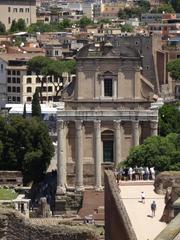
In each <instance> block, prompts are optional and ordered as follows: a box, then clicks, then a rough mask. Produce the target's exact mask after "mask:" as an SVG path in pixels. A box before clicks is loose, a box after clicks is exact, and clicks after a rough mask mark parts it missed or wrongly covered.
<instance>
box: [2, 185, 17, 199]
mask: <svg viewBox="0 0 180 240" xmlns="http://www.w3.org/2000/svg"><path fill="white" fill-rule="evenodd" d="M17 196H18V194H17V193H16V192H15V191H14V190H13V189H8V188H0V200H12V199H15V198H16V197H17Z"/></svg>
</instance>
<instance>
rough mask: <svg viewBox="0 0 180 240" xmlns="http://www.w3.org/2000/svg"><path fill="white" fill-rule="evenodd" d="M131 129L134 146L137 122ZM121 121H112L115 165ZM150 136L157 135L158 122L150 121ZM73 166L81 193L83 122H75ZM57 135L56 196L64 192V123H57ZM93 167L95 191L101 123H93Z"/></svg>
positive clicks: (98, 181)
mask: <svg viewBox="0 0 180 240" xmlns="http://www.w3.org/2000/svg"><path fill="white" fill-rule="evenodd" d="M132 127H133V142H134V146H137V145H139V135H140V134H139V121H136V120H135V121H133V122H132ZM121 128H122V126H121V120H116V121H114V130H115V132H114V144H115V165H117V164H118V163H119V162H120V161H121V158H122V156H121V152H122V151H121V150H122V149H121V139H122V130H121ZM150 128H151V136H154V135H157V134H158V132H157V129H158V122H157V121H151V122H150ZM75 129H76V130H75V161H76V162H75V164H76V180H75V185H76V186H75V187H76V191H82V190H83V189H84V186H83V121H81V120H77V121H75ZM57 133H58V148H57V166H58V171H57V194H64V193H65V192H66V188H65V185H66V152H65V149H66V146H65V144H66V137H65V135H66V132H65V127H64V121H63V120H60V121H58V127H57ZM94 159H95V163H94V167H95V189H96V190H100V189H101V188H102V183H101V163H102V151H101V121H100V120H95V121H94Z"/></svg>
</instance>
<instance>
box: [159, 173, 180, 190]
mask: <svg viewBox="0 0 180 240" xmlns="http://www.w3.org/2000/svg"><path fill="white" fill-rule="evenodd" d="M173 184H179V185H180V171H169V172H162V173H160V174H159V175H158V176H157V177H156V180H155V183H154V187H155V192H156V193H157V194H165V193H166V189H167V188H168V187H172V186H173Z"/></svg>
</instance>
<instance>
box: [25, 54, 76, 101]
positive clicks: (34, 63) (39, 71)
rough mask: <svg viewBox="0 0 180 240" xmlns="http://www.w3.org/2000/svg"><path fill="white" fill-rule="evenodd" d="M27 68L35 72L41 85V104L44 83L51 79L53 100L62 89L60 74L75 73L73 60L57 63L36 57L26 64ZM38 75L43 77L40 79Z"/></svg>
mask: <svg viewBox="0 0 180 240" xmlns="http://www.w3.org/2000/svg"><path fill="white" fill-rule="evenodd" d="M27 66H28V69H29V70H30V71H32V72H35V73H36V75H37V78H39V81H40V83H41V87H40V101H41V103H42V102H43V101H42V90H43V86H44V83H45V82H46V81H49V79H51V80H50V82H51V83H53V85H54V86H55V91H56V95H55V98H57V96H58V94H59V92H60V91H61V89H62V81H63V77H62V74H63V73H64V72H67V73H69V74H71V73H75V66H76V62H75V61H74V60H68V61H57V60H53V59H49V58H48V57H43V56H37V57H34V58H32V59H31V60H30V61H29V62H28V63H27ZM40 75H41V76H43V77H40ZM47 77H48V78H47ZM49 77H51V78H49Z"/></svg>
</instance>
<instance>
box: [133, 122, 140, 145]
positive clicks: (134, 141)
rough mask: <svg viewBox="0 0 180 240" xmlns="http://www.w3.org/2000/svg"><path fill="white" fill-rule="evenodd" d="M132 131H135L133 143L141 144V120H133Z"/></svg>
mask: <svg viewBox="0 0 180 240" xmlns="http://www.w3.org/2000/svg"><path fill="white" fill-rule="evenodd" d="M132 132H133V145H134V146H138V145H139V121H138V120H134V121H132Z"/></svg>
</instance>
